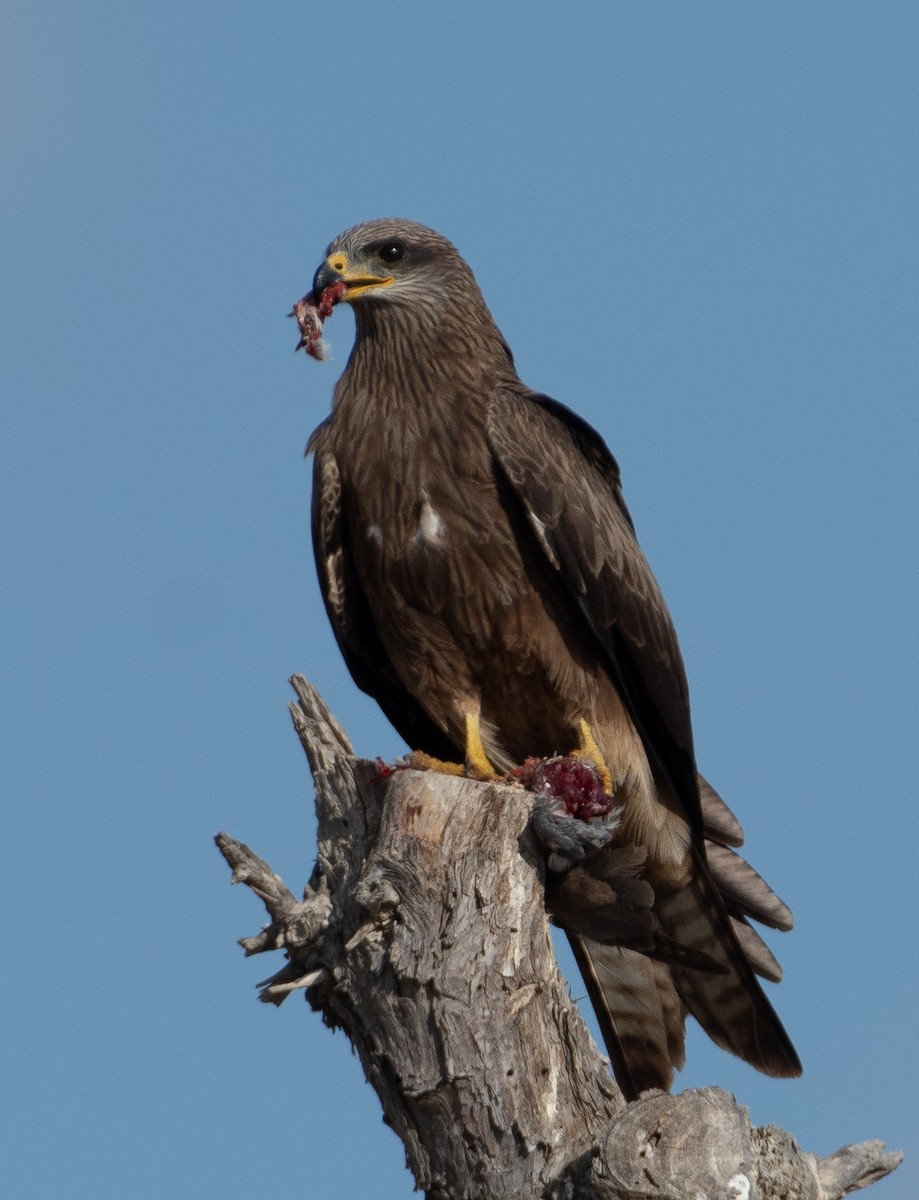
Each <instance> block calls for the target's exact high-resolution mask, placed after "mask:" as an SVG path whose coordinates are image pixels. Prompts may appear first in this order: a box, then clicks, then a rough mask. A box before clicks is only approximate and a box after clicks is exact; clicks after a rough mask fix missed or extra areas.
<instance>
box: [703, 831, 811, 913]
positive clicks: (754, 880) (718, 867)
mask: <svg viewBox="0 0 919 1200" xmlns="http://www.w3.org/2000/svg"><path fill="white" fill-rule="evenodd" d="M705 849H706V859H707V862H708V870H709V874H710V875H711V877H712V881H713V882H714V884H715V886H716V887H717V888H718V891H719V892H720V893H721V896H722V898H723V899H724V902H725V904H726V905H727V907H728V910H729V912H731V913H732V914H735V915H738V916H744V917H752V918H753V920H754V921H759V922H760V923H761V924H762V925H768V926H769V927H770V928H771V929H782V930H789V929H791V927H792V926H793V925H794V918H793V917H792V915H791V909H790V908H789V907H788V905H787V904H786V903H785V902H784V900H781V899H780V898H779V897H778V896H777V895H776V894H775V892H774V891H773V890H772V888H771V887H770V886H769V884H768V883H767V882H766V881H765V879H763V877H762V875H760V874H759V872H758V871H756V870H754V868H753V867H751V866H750V864H749V863H748V862H747V861H746V860H745V859H743V858H741V857H740V855H739V854H737V853H736V852H735V851H734V850H729V849H728V847H727V846H719V845H717V844H715V843H711V842H709V843H707V844H706V847H705Z"/></svg>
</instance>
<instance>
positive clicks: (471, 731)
mask: <svg viewBox="0 0 919 1200" xmlns="http://www.w3.org/2000/svg"><path fill="white" fill-rule="evenodd" d="M466 774H467V775H471V776H472V778H473V779H497V778H498V772H497V771H496V770H495V769H494V767H493V766H492V765H491V763H490V762H489V761H488V755H487V754H486V753H485V747H484V746H483V745H482V731H481V729H480V728H479V714H478V713H477V712H476V713H466Z"/></svg>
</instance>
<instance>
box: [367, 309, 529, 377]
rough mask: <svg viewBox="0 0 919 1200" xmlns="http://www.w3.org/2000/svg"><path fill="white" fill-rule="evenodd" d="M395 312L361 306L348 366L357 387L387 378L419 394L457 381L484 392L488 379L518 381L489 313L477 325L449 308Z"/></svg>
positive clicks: (507, 352)
mask: <svg viewBox="0 0 919 1200" xmlns="http://www.w3.org/2000/svg"><path fill="white" fill-rule="evenodd" d="M394 309H395V305H390V304H388V303H383V304H367V305H362V306H360V308H358V307H355V319H356V323H357V338H356V340H355V343H354V349H353V351H352V353H351V358H350V360H349V362H348V372H349V374H350V375H351V376H352V380H353V382H354V383H356V384H358V385H364V386H369V387H371V388H372V386H373V383H374V380H376V379H379V378H380V376H381V374H382V375H383V377H385V378H388V379H390V380H392V382H393V383H395V384H397V386H398V387H399V388H400V390H404V391H408V392H413V391H416V390H417V389H420V390H423V391H430V390H431V389H437V390H439V389H441V388H442V387H443V385H444V384H445V383H447V384H450V383H456V382H464V383H465V384H466V385H467V386H474V387H477V388H478V387H480V386H481V384H482V377H483V376H485V377H487V378H488V379H489V380H491V381H492V384H493V385H494V383H495V382H499V381H500V382H504V381H506V380H510V379H516V377H517V376H516V372H515V371H514V365H513V358H512V356H511V352H510V350H509V349H508V346H507V343H506V342H505V341H504V338H503V337H502V335H501V331H500V330H499V329H498V327H497V325H496V324H495V322H494V320H493V319H492V316H491V314H490V313H489V312H488V310H487V309H485V310H484V312H482V313H478V314H477V319H476V321H475V322H474V323H469V322H464V321H462V320H460V319H459V318H458V316H457V315H456V314H455V313H454V312H453V311H452V310H451V309H449V308H443V309H435V308H431V309H425V310H423V311H422V312H420V313H419V312H417V311H412V310H409V309H404V310H403V311H401V312H399V311H394ZM394 375H395V376H397V378H394Z"/></svg>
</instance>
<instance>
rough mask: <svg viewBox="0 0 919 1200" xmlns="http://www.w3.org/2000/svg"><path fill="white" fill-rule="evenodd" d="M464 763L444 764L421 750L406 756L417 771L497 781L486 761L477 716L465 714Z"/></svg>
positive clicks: (495, 774) (493, 771)
mask: <svg viewBox="0 0 919 1200" xmlns="http://www.w3.org/2000/svg"><path fill="white" fill-rule="evenodd" d="M465 721H466V761H465V762H462V763H452V762H444V761H443V760H442V759H440V758H434V757H433V756H432V755H430V754H425V752H424V751H423V750H413V751H412V752H411V754H410V755H409V756H408V764H409V766H410V767H414V768H415V769H416V770H418V771H437V772H438V773H439V774H441V775H465V776H467V777H468V778H470V779H482V780H488V779H497V778H498V772H497V771H496V770H495V769H494V767H493V766H492V765H491V763H490V762H489V761H488V755H487V754H486V753H485V747H484V746H483V745H482V733H481V730H480V729H479V714H478V713H466V717H465Z"/></svg>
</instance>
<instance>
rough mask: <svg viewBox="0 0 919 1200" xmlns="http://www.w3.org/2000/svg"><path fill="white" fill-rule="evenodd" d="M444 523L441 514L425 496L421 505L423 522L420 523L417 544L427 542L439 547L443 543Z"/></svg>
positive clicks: (416, 537) (416, 536) (416, 535)
mask: <svg viewBox="0 0 919 1200" xmlns="http://www.w3.org/2000/svg"><path fill="white" fill-rule="evenodd" d="M443 536H444V523H443V521H442V520H441V518H440V514H439V513H438V512H437V510H436V509H435V508H434V507H433V506H432V504H431V501H430V500H429V499H428V498H427V496H425V498H424V502H423V503H422V505H421V520H420V521H419V523H418V532H417V533H416V534H415V541H416V542H427V543H428V545H429V546H439V545H440V544H441V543H442V542H443Z"/></svg>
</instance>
